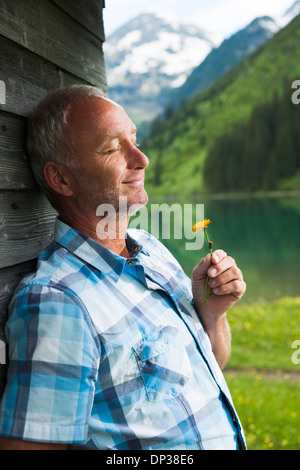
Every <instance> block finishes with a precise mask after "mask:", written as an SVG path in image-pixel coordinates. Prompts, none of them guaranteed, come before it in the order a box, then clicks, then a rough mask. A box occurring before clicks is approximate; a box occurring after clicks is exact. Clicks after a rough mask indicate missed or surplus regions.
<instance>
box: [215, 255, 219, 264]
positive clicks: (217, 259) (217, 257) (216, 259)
mask: <svg viewBox="0 0 300 470" xmlns="http://www.w3.org/2000/svg"><path fill="white" fill-rule="evenodd" d="M219 259H220V258H219V256H218V255H214V260H215V262H216V263H218V261H219Z"/></svg>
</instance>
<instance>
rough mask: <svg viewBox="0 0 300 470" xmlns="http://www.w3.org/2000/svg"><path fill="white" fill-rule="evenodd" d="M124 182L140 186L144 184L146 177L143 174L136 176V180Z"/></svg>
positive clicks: (124, 182)
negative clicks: (139, 176)
mask: <svg viewBox="0 0 300 470" xmlns="http://www.w3.org/2000/svg"><path fill="white" fill-rule="evenodd" d="M122 184H127V185H134V186H139V185H142V184H144V177H143V176H142V177H141V178H136V179H134V180H130V181H123V182H122Z"/></svg>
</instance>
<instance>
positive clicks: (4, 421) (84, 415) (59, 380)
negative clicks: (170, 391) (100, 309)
mask: <svg viewBox="0 0 300 470" xmlns="http://www.w3.org/2000/svg"><path fill="white" fill-rule="evenodd" d="M6 337H7V340H8V343H9V364H8V374H7V385H6V388H5V391H4V395H3V397H2V401H1V405H0V435H2V436H5V437H11V438H15V439H24V440H34V441H39V442H57V443H83V442H84V441H85V440H86V437H87V427H88V421H89V417H90V414H91V409H92V405H93V399H94V389H95V381H96V379H97V374H98V367H99V354H98V350H97V347H96V343H95V339H94V336H93V334H92V331H91V328H90V326H89V323H88V320H87V318H86V315H85V313H84V311H83V307H81V306H80V304H79V303H78V301H77V300H76V299H75V298H72V296H70V295H69V294H67V293H65V292H63V291H60V290H59V289H56V288H50V287H45V286H40V285H31V286H28V287H26V288H25V289H23V290H22V291H21V292H19V294H18V295H17V296H16V297H15V298H14V299H13V305H12V311H11V314H10V317H9V320H8V322H7V324H6Z"/></svg>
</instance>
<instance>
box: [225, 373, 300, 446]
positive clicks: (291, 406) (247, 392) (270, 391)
mask: <svg viewBox="0 0 300 470" xmlns="http://www.w3.org/2000/svg"><path fill="white" fill-rule="evenodd" d="M226 380H227V384H228V386H229V388H230V391H231V394H232V397H233V401H234V404H235V408H236V410H237V413H238V415H239V418H240V420H241V422H242V425H243V428H244V432H245V436H246V441H247V447H248V449H249V450H299V449H300V433H299V429H300V400H299V395H300V381H299V380H298V381H294V382H293V381H290V379H289V377H288V376H283V377H282V378H267V377H264V376H263V375H262V374H259V373H253V372H252V373H251V372H249V373H248V374H244V373H243V374H241V375H238V376H237V375H235V374H230V373H228V374H227V375H226Z"/></svg>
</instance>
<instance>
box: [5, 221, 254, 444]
mask: <svg viewBox="0 0 300 470" xmlns="http://www.w3.org/2000/svg"><path fill="white" fill-rule="evenodd" d="M127 247H128V249H129V252H130V255H131V258H130V259H125V258H122V257H120V256H117V255H116V254H114V253H113V252H111V251H110V250H108V249H106V248H104V247H103V246H102V245H100V244H98V243H96V242H95V241H93V240H92V239H90V238H88V237H86V236H85V235H83V234H81V233H79V232H77V231H76V230H74V229H72V228H70V227H69V226H67V225H66V224H64V223H62V222H60V221H59V220H57V221H56V228H55V237H54V242H53V243H52V244H51V245H50V246H49V247H48V248H47V249H46V250H45V251H44V252H42V254H41V255H40V257H39V259H38V266H37V271H36V272H35V273H34V274H31V275H29V276H27V277H26V278H25V279H24V280H23V281H22V282H21V284H20V285H19V287H18V288H17V290H16V293H15V295H14V297H13V299H12V301H11V304H10V315H9V320H8V322H7V325H6V336H7V339H8V342H9V351H10V354H9V355H10V360H9V368H8V376H7V386H6V389H5V393H4V395H3V398H2V401H1V408H0V434H1V435H2V436H6V437H12V438H16V439H26V440H36V441H40V442H57V443H69V444H70V446H69V447H70V448H74V447H76V448H78V446H79V448H85V449H118V450H129V449H135V450H138V449H148V450H149V449H152V450H153V449H154V450H156V449H162V450H165V449H168V450H169V449H176V450H178V449H190V450H192V449H239V448H245V441H244V436H243V431H242V428H241V425H240V422H239V419H238V417H237V415H236V412H235V410H234V406H233V404H232V399H231V396H230V393H229V390H228V388H227V385H226V383H225V380H224V377H223V374H222V372H221V370H220V369H219V367H218V365H217V362H216V360H215V357H214V355H213V353H212V349H211V344H210V341H209V339H208V336H207V334H206V333H205V331H204V330H203V328H202V326H201V324H200V323H199V321H198V320H197V317H196V316H195V310H194V308H193V299H192V294H191V285H190V279H189V278H188V277H187V276H186V275H185V274H184V272H183V271H182V269H181V268H180V266H179V264H178V263H177V261H176V260H175V259H174V258H173V256H172V255H171V254H170V252H169V251H168V250H167V249H166V248H165V247H164V246H163V245H162V244H161V243H160V242H159V241H158V240H156V239H155V238H153V237H152V236H151V235H149V234H148V233H146V232H144V231H140V230H136V229H129V230H128V236H127Z"/></svg>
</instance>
